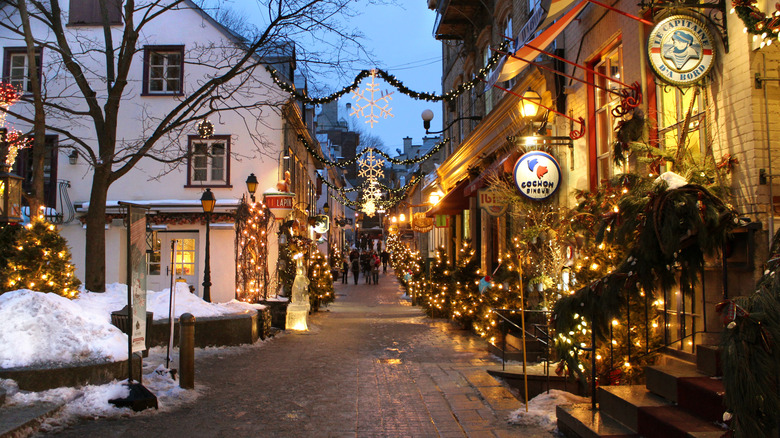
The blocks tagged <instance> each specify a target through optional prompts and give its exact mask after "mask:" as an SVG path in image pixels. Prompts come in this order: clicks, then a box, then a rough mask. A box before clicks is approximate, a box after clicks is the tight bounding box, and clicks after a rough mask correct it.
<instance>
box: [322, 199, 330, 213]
mask: <svg viewBox="0 0 780 438" xmlns="http://www.w3.org/2000/svg"><path fill="white" fill-rule="evenodd" d="M322 211H324V212H325V214H328V213H329V212H330V205H328V203H327V202H326V203H325V205H323V206H322Z"/></svg>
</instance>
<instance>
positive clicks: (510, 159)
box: [463, 151, 521, 196]
mask: <svg viewBox="0 0 780 438" xmlns="http://www.w3.org/2000/svg"><path fill="white" fill-rule="evenodd" d="M520 155H521V153H520V152H519V151H513V152H509V153H508V154H506V155H505V156H504V157H503V158H501V159H500V160H497V161H495V162H494V163H493V164H491V165H490V166H488V168H487V169H485V170H484V171H483V172H482V173H481V174H480V175H479V176H478V177H477V178H476V179H474V180H473V181H472V182H471V183H470V184H469V185H468V186H466V188H465V189H463V194H464V195H465V196H472V195H474V194H475V193H476V192H477V190H479V189H481V188H482V187H484V185H485V183H486V181H485V179H486V178H487V177H488V176H489V175H493V174H496V173H498V174H501V173H511V172H512V168H513V167H514V165H515V161H517V159H518V158H520Z"/></svg>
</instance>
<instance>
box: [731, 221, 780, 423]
mask: <svg viewBox="0 0 780 438" xmlns="http://www.w3.org/2000/svg"><path fill="white" fill-rule="evenodd" d="M778 272H780V233H777V234H775V236H774V238H773V243H772V248H771V250H770V258H769V261H768V262H767V263H766V270H765V272H764V275H763V276H762V277H761V279H760V280H759V282H758V286H757V288H756V291H755V292H754V293H753V295H751V296H749V297H737V298H734V299H733V300H726V301H724V302H723V303H720V304H718V306H717V307H716V309H717V310H718V311H719V312H720V313H721V316H722V319H723V324H724V326H725V329H724V331H723V333H722V337H721V343H720V347H721V358H722V364H723V385H724V387H725V389H726V395H725V404H726V413H725V414H724V421H727V420H728V419H729V418H731V422H730V425H729V427H730V430H731V433H732V436H738V437H741V436H750V437H756V438H759V437H768V436H771V435H770V434H771V433H772V432H771V431H774V430H776V429H777V427H778V426H780V380H778V376H780V348H778V346H777V343H776V342H777V341H776V340H777V339H780V275H778Z"/></svg>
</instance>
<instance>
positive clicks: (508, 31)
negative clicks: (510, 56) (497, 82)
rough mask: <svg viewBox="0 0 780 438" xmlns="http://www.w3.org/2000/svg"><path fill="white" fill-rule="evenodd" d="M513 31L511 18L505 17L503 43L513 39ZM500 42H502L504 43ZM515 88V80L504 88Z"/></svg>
mask: <svg viewBox="0 0 780 438" xmlns="http://www.w3.org/2000/svg"><path fill="white" fill-rule="evenodd" d="M513 35H514V34H513V30H512V16H511V15H510V16H508V17H506V21H504V37H503V38H504V41H512V40H513V39H514V36H513ZM504 41H502V42H504ZM509 50H510V51H512V50H514V47H509ZM514 86H515V78H514V77H513V78H511V79H509V80H508V81H506V87H505V88H507V89H509V90H511V89H512V87H514Z"/></svg>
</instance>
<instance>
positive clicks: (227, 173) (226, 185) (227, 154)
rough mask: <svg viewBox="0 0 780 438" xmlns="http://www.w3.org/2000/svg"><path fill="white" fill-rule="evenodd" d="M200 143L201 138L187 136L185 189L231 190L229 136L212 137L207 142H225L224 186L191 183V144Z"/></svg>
mask: <svg viewBox="0 0 780 438" xmlns="http://www.w3.org/2000/svg"><path fill="white" fill-rule="evenodd" d="M198 140H200V141H202V140H204V139H203V138H200V136H197V135H188V136H187V152H188V153H187V183H186V184H185V185H184V187H185V188H196V187H211V188H228V189H229V188H233V185H232V184H231V183H230V161H231V160H230V147H231V146H230V136H229V135H212V136H211V137H210V138H208V140H224V141H225V183H224V184H209V183H194V182H193V181H192V142H193V141H198Z"/></svg>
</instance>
